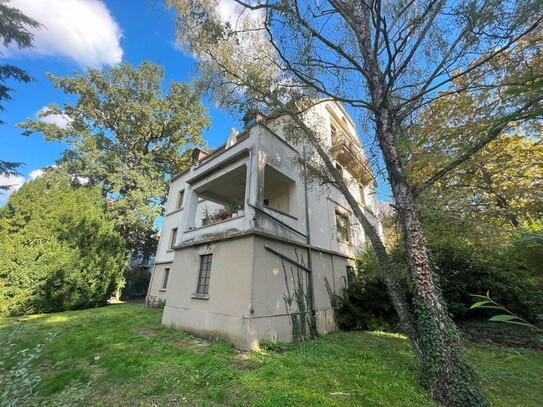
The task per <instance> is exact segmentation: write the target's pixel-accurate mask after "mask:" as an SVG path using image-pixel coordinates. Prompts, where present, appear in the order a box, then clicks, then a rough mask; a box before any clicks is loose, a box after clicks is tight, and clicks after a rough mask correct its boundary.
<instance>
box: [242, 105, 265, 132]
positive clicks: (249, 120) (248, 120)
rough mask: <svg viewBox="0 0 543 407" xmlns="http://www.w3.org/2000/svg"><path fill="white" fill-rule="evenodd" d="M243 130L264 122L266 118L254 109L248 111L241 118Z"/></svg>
mask: <svg viewBox="0 0 543 407" xmlns="http://www.w3.org/2000/svg"><path fill="white" fill-rule="evenodd" d="M242 120H243V125H244V128H246V129H247V128H249V127H251V126H253V125H254V124H256V123H258V122H262V121H264V120H266V116H264V114H262V113H261V112H260V111H258V110H256V109H249V110H248V111H247V113H245V116H243V119H242Z"/></svg>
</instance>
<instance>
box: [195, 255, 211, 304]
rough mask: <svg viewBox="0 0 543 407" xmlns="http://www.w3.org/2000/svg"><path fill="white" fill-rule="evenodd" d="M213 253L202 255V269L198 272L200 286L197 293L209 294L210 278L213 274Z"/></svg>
mask: <svg viewBox="0 0 543 407" xmlns="http://www.w3.org/2000/svg"><path fill="white" fill-rule="evenodd" d="M212 259H213V255H212V254H204V255H201V256H200V271H199V273H198V288H197V289H196V294H208V292H209V278H210V276H211V261H212Z"/></svg>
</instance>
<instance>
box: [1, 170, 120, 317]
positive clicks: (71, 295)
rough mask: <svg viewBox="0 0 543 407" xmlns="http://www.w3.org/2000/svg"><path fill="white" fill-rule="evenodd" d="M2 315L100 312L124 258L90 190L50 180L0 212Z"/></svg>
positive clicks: (33, 185) (58, 177)
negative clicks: (72, 311) (76, 311)
mask: <svg viewBox="0 0 543 407" xmlns="http://www.w3.org/2000/svg"><path fill="white" fill-rule="evenodd" d="M0 253H2V256H3V258H2V262H0V315H3V316H13V315H22V314H29V313H38V312H54V311H63V310H74V309H82V308H88V307H94V306H98V305H102V304H105V303H106V301H107V299H108V298H109V297H110V296H111V294H112V293H113V292H114V291H115V288H116V286H117V284H118V281H119V280H120V279H122V270H123V265H124V263H125V262H126V252H125V250H124V243H123V240H122V237H121V236H120V234H119V233H118V232H117V231H116V230H115V225H114V223H113V222H112V221H111V220H110V219H108V217H107V215H106V213H105V201H104V200H103V198H102V197H101V195H100V193H99V191H98V190H97V189H94V188H87V187H81V186H79V187H74V186H72V185H71V184H70V177H69V176H67V175H66V174H62V173H57V172H52V173H47V174H46V175H44V176H42V177H40V178H38V179H36V180H34V181H31V182H29V183H27V184H25V185H23V186H22V187H21V188H20V189H19V191H17V192H15V193H14V194H13V195H12V196H11V197H10V199H9V201H8V203H7V205H6V206H5V207H3V208H1V210H0Z"/></svg>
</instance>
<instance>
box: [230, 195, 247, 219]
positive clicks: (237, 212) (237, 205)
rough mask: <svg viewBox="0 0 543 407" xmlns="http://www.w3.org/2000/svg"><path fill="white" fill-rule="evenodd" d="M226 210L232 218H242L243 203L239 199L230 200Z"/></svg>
mask: <svg viewBox="0 0 543 407" xmlns="http://www.w3.org/2000/svg"><path fill="white" fill-rule="evenodd" d="M228 210H229V211H230V213H231V214H232V217H234V218H237V217H238V216H243V214H244V210H243V201H242V200H241V199H237V198H236V199H232V200H231V201H230V202H229V203H228Z"/></svg>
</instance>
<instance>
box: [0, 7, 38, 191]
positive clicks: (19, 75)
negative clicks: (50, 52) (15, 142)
mask: <svg viewBox="0 0 543 407" xmlns="http://www.w3.org/2000/svg"><path fill="white" fill-rule="evenodd" d="M7 4H9V0H0V41H1V42H2V45H3V46H4V47H8V46H9V45H10V44H11V43H15V44H16V45H17V47H18V48H32V47H33V39H34V35H33V34H32V33H30V32H29V31H28V28H27V27H30V28H41V24H40V23H38V22H37V21H36V20H33V19H32V18H30V17H27V16H25V15H24V14H23V13H22V12H21V10H18V9H16V8H13V7H9V6H8V5H7ZM0 55H3V53H2V52H0ZM8 79H14V80H16V81H19V82H25V83H28V82H30V81H32V77H31V76H30V75H28V73H27V72H26V71H24V70H22V69H20V68H17V67H16V66H14V65H7V64H6V65H0V112H3V111H5V110H6V109H5V107H4V104H3V102H4V101H6V100H10V99H11V95H10V93H11V92H12V91H13V89H12V88H10V87H9V86H7V84H6V81H7V80H8ZM3 123H4V122H3V121H2V120H0V124H3ZM21 165H22V164H21V163H13V162H8V161H1V160H0V175H3V176H7V177H9V176H14V175H18V172H17V168H19V167H20V166H21ZM9 188H10V186H9V185H0V190H7V189H9Z"/></svg>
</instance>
